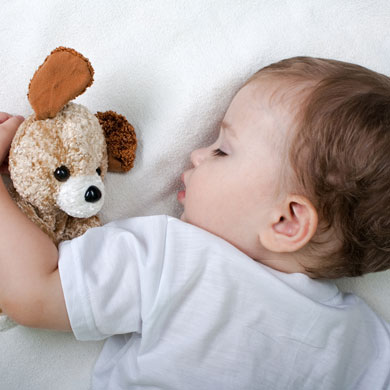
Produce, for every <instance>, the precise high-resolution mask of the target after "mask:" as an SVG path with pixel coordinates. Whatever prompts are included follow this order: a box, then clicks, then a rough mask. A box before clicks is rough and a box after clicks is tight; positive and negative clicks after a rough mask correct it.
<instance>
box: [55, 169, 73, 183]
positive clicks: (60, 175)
mask: <svg viewBox="0 0 390 390" xmlns="http://www.w3.org/2000/svg"><path fill="white" fill-rule="evenodd" d="M69 176H70V172H69V169H68V168H67V167H66V166H65V165H61V166H60V167H58V168H57V169H56V170H55V171H54V177H55V178H56V179H57V180H58V181H67V180H68V179H69Z"/></svg>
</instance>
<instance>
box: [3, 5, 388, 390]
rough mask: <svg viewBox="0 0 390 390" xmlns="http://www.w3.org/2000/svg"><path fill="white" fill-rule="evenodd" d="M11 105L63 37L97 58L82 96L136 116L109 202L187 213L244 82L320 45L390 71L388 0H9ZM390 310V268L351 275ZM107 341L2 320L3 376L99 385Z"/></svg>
mask: <svg viewBox="0 0 390 390" xmlns="http://www.w3.org/2000/svg"><path fill="white" fill-rule="evenodd" d="M0 15H1V23H0V81H1V84H0V111H8V112H10V113H15V114H21V115H24V116H26V115H29V114H30V113H31V112H32V109H31V107H30V106H29V103H28V100H27V96H26V94H27V88H28V84H29V81H30V79H31V77H32V75H33V73H34V72H35V70H36V69H37V68H38V66H39V65H40V64H41V63H42V62H43V60H44V59H45V57H46V56H47V55H48V54H49V53H50V52H51V50H53V49H54V48H55V47H57V46H68V47H72V48H74V49H76V50H78V51H80V52H81V53H82V54H83V55H84V56H86V57H87V58H89V60H90V61H91V63H92V65H93V67H94V69H95V82H94V84H93V85H92V87H90V88H89V89H88V90H87V91H86V92H85V93H84V94H83V95H82V96H80V97H79V98H77V99H76V100H75V102H77V103H81V104H84V105H86V106H87V107H88V108H89V109H90V110H91V111H92V112H96V111H105V110H114V111H117V112H118V113H121V114H123V115H125V116H126V117H127V118H128V120H129V121H130V122H131V123H132V124H133V125H134V127H135V128H136V131H137V134H138V139H139V148H138V155H137V159H136V164H135V167H134V169H133V170H132V171H130V172H129V173H128V174H126V175H121V174H110V175H109V176H108V177H107V181H106V183H107V201H106V205H105V207H104V209H103V211H102V213H101V216H102V218H103V220H104V221H110V220H112V219H116V218H121V217H129V216H138V215H151V214H161V213H164V214H171V215H174V216H178V215H179V214H180V211H181V210H180V207H179V205H178V204H177V202H176V192H177V190H178V189H179V188H180V181H179V177H180V174H181V172H182V171H183V169H185V168H186V167H188V166H189V152H190V151H191V150H192V149H193V148H195V147H198V146H201V145H204V144H206V143H208V142H209V141H211V140H212V139H213V138H214V136H215V135H216V132H217V128H218V123H219V121H220V120H221V119H222V117H223V114H224V112H225V110H226V108H227V106H228V105H229V102H230V100H231V98H232V96H233V95H234V94H235V92H236V91H237V90H238V89H239V87H240V85H241V83H242V82H243V81H244V80H245V79H246V78H247V77H249V76H250V75H251V74H252V73H253V72H255V71H256V70H258V69H259V68H260V67H262V66H264V65H267V64H269V63H271V62H274V61H277V60H280V59H282V58H286V57H291V56H296V55H310V56H318V57H326V58H335V59H339V60H344V61H350V62H356V63H359V64H361V65H363V66H367V67H369V68H372V69H373V70H376V71H379V72H381V73H385V74H390V60H389V58H390V57H389V53H390V38H389V33H388V26H389V25H390V3H389V2H388V1H387V0H376V1H374V0H372V1H369V2H368V1H364V0H344V1H331V0H322V1H314V0H279V1H271V0H268V1H266V0H263V1H261V0H257V1H256V0H214V1H209V0H198V1H192V0H182V1H174V0H167V1H158V0H117V1H112V2H108V1H106V0H104V1H103V0H84V1H82V2H81V1H78V0H69V1H66V2H64V1H62V0H46V1H44V0H36V1H27V0H25V1H18V0H2V2H1V4H0ZM339 285H340V286H341V287H342V288H343V289H344V290H346V291H354V292H356V293H357V294H358V295H360V296H362V297H363V298H365V299H366V300H367V301H368V302H369V303H370V304H371V305H372V306H373V307H374V309H375V310H376V311H377V312H379V313H380V314H382V316H384V317H385V318H386V319H387V320H388V321H390V273H389V272H384V273H381V274H376V275H370V276H367V277H364V278H360V279H356V280H342V281H340V282H339ZM101 345H102V344H101V343H80V342H77V341H75V340H74V338H73V336H72V335H71V334H62V333H58V332H48V331H42V330H34V329H27V328H23V327H20V326H17V327H15V328H13V329H11V330H8V331H3V332H0V356H1V358H0V388H1V389H7V390H23V389H30V390H35V389H36V390H38V389H39V390H46V389H47V390H49V389H53V388H55V389H57V390H62V389H63V390H65V389H79V390H83V389H88V388H89V383H90V372H91V369H92V366H93V364H94V361H95V359H96V357H97V355H98V352H99V350H100V348H101Z"/></svg>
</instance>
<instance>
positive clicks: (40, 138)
mask: <svg viewBox="0 0 390 390" xmlns="http://www.w3.org/2000/svg"><path fill="white" fill-rule="evenodd" d="M92 82H93V69H92V66H91V64H90V63H89V61H88V60H87V59H86V58H84V57H83V56H82V55H81V54H79V53H77V52H76V51H74V50H72V49H67V48H63V47H60V48H57V49H56V50H54V51H53V52H52V53H51V54H50V55H49V56H48V57H47V58H46V60H45V62H44V63H43V64H42V65H41V66H40V68H39V69H38V70H37V72H36V73H35V75H34V77H33V79H32V80H31V82H30V86H29V94H28V97H29V101H30V103H31V106H32V107H33V109H34V111H35V115H34V114H33V115H31V116H29V117H28V118H27V119H26V120H25V121H24V122H23V123H22V124H21V126H20V127H19V129H18V131H17V133H16V135H15V137H14V140H13V142H12V146H11V150H10V157H9V169H10V174H11V179H12V182H13V185H14V187H15V189H16V191H17V192H18V193H19V195H20V196H21V197H22V198H24V199H25V200H26V201H27V202H29V203H30V204H32V205H33V206H34V207H35V208H37V209H39V210H41V211H42V212H50V211H52V210H54V209H61V210H63V211H64V212H65V213H66V214H68V215H70V216H73V217H77V218H87V217H90V216H92V215H95V214H97V213H98V212H99V211H100V209H101V208H102V206H103V202H104V193H105V191H104V184H103V181H102V179H103V178H104V175H105V174H106V173H107V169H109V170H111V171H116V172H119V171H128V170H129V169H130V168H131V167H132V166H133V160H134V158H135V149H136V144H137V142H136V137H135V132H134V129H133V127H132V126H131V125H130V124H129V123H128V122H127V121H126V119H125V118H124V117H123V116H121V115H118V114H116V113H114V112H112V111H108V112H105V113H98V114H96V115H93V114H92V113H91V112H89V111H88V110H87V108H85V107H84V106H82V105H80V104H75V103H71V102H69V101H70V100H72V99H74V98H75V97H76V96H78V95H80V94H81V93H83V92H84V91H85V89H86V88H87V87H89V86H90V85H91V84H92Z"/></svg>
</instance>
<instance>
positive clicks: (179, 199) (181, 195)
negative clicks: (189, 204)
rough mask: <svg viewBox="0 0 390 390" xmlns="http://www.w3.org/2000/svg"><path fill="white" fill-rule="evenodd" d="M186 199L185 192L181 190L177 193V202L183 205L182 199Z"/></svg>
mask: <svg viewBox="0 0 390 390" xmlns="http://www.w3.org/2000/svg"><path fill="white" fill-rule="evenodd" d="M185 197H186V191H185V190H182V191H179V192H178V193H177V200H178V201H179V202H180V203H181V204H183V203H184V198H185Z"/></svg>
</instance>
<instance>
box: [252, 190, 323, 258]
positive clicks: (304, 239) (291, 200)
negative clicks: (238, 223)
mask: <svg viewBox="0 0 390 390" xmlns="http://www.w3.org/2000/svg"><path fill="white" fill-rule="evenodd" d="M317 224H318V215H317V211H316V209H315V208H314V206H313V205H312V203H311V202H310V201H309V200H308V199H307V198H306V197H304V196H298V195H290V196H288V197H287V198H286V200H285V202H284V203H283V205H282V206H281V209H280V210H278V211H275V213H274V216H273V221H270V225H269V226H268V227H267V228H266V229H265V230H264V231H263V232H261V233H260V241H261V244H262V245H263V246H264V247H265V248H266V249H268V250H269V251H272V252H296V251H298V250H299V249H301V248H303V247H304V246H305V245H306V244H307V243H308V242H309V241H310V240H311V238H312V237H313V236H314V234H315V232H316V230H317Z"/></svg>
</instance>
